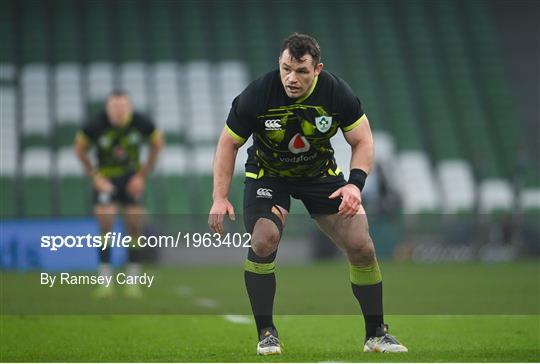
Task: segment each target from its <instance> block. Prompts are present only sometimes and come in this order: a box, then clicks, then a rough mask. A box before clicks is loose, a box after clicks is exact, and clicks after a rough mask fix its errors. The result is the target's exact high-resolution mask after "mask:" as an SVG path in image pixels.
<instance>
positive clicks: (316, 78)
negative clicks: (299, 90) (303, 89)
mask: <svg viewBox="0 0 540 364" xmlns="http://www.w3.org/2000/svg"><path fill="white" fill-rule="evenodd" d="M318 80H319V76H318V75H317V76H315V78H314V79H313V83H312V84H311V87H310V88H309V91H308V93H307V94H305V95H304V96H302V97H301V98H299V99H297V100H295V101H294V103H295V104H298V103H301V102H302V101H304V100H305V99H307V98H308V97H310V96H311V94H312V93H313V90H315V86H317V81H318Z"/></svg>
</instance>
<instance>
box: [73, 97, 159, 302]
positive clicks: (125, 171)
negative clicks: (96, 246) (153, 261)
mask: <svg viewBox="0 0 540 364" xmlns="http://www.w3.org/2000/svg"><path fill="white" fill-rule="evenodd" d="M147 142H148V143H149V144H150V152H149V155H148V159H147V161H146V163H144V164H141V161H140V151H141V147H142V146H143V144H144V143H147ZM163 143H164V141H163V137H162V134H161V133H160V132H159V131H158V130H157V129H156V127H155V126H154V123H153V122H152V121H151V120H150V119H149V118H148V117H146V116H145V115H143V114H140V113H138V112H134V111H133V107H132V104H131V100H130V98H129V95H128V94H127V92H125V91H123V90H115V91H113V92H112V93H111V94H110V95H109V97H108V98H107V103H106V109H105V110H104V111H102V112H101V113H99V114H98V115H97V116H96V117H95V118H93V119H92V120H90V121H89V122H87V123H86V125H84V126H83V128H82V129H81V130H80V131H79V132H78V133H77V136H76V137H75V153H76V154H77V157H78V158H79V159H80V161H81V163H82V165H83V167H84V170H85V171H86V173H87V174H88V176H89V177H90V178H91V179H92V184H93V186H94V213H95V216H96V218H97V219H98V222H99V226H100V229H101V234H102V238H103V237H104V236H105V235H106V234H107V233H108V232H110V231H111V230H112V227H113V224H114V220H115V219H116V215H117V214H118V210H119V207H123V210H124V211H123V212H124V221H125V227H126V231H127V233H128V234H130V235H131V237H132V241H136V239H137V238H138V236H140V235H141V233H142V223H143V222H142V217H143V213H144V208H143V193H144V188H145V183H146V182H145V181H146V177H147V176H148V174H149V173H150V171H151V170H152V168H153V167H154V165H155V164H156V161H157V159H158V155H159V152H160V150H161V149H162V147H163ZM92 146H95V149H96V152H97V166H94V165H93V164H92V162H91V160H90V158H89V156H88V152H89V150H90V148H91V147H92ZM109 259H110V249H105V250H101V249H100V262H101V263H100V267H99V272H100V275H104V276H106V275H111V274H112V268H111V266H110V263H109ZM139 263H140V250H139V249H137V248H136V247H133V248H130V249H129V251H128V264H127V267H126V270H127V274H128V275H130V276H137V275H139V272H140V266H139ZM112 289H113V286H112V285H110V286H109V287H105V286H102V287H99V288H98V290H97V291H96V296H98V297H108V296H110V295H112V293H113V291H112ZM126 294H127V295H128V296H131V297H139V296H140V295H141V291H140V288H139V287H138V286H135V285H131V286H126Z"/></svg>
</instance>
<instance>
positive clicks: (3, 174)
mask: <svg viewBox="0 0 540 364" xmlns="http://www.w3.org/2000/svg"><path fill="white" fill-rule="evenodd" d="M15 100H16V99H15V90H14V89H13V87H9V86H1V85H0V120H2V133H0V216H2V217H5V216H13V215H16V212H17V211H16V210H17V208H16V206H17V205H16V198H17V193H16V192H17V191H16V175H17V165H18V163H17V153H18V148H19V146H18V138H17V127H16V105H15V102H16V101H15Z"/></svg>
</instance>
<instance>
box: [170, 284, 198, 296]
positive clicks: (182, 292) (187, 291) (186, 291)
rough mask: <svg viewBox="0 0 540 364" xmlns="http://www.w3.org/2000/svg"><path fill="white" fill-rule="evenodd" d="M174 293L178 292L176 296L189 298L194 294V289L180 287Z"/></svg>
mask: <svg viewBox="0 0 540 364" xmlns="http://www.w3.org/2000/svg"><path fill="white" fill-rule="evenodd" d="M174 291H175V292H176V294H178V295H179V296H182V297H189V296H191V294H192V293H193V289H191V287H188V286H178V287H176V288H175V289H174Z"/></svg>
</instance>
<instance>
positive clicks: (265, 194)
mask: <svg viewBox="0 0 540 364" xmlns="http://www.w3.org/2000/svg"><path fill="white" fill-rule="evenodd" d="M257 197H262V198H272V190H271V189H269V188H259V189H258V190H257Z"/></svg>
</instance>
